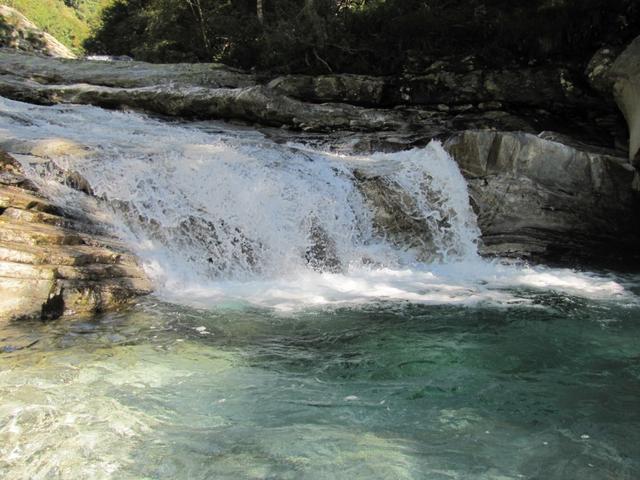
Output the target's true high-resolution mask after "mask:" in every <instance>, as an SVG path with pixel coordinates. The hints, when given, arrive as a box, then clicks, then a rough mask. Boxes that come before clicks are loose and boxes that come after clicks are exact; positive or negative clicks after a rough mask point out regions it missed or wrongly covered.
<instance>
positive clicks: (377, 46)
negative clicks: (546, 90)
mask: <svg viewBox="0 0 640 480" xmlns="http://www.w3.org/2000/svg"><path fill="white" fill-rule="evenodd" d="M256 1H257V0H116V2H115V4H114V5H112V6H111V7H110V8H108V9H106V11H105V13H104V17H103V28H102V29H100V30H99V31H97V32H96V34H95V35H94V37H93V38H92V39H90V40H89V41H88V42H87V44H86V45H87V48H88V49H90V50H94V51H102V52H104V53H110V54H117V55H124V54H126V55H132V56H133V57H135V58H138V59H142V60H148V61H156V62H177V61H221V62H225V63H228V64H230V65H233V66H238V67H243V68H256V69H258V70H271V71H277V72H307V73H322V72H332V71H339V72H352V73H372V74H387V73H395V72H400V71H407V70H412V69H415V70H420V69H421V68H423V66H424V65H428V64H430V63H431V62H432V61H433V59H434V58H441V57H443V56H449V55H468V54H473V55H475V56H477V57H479V58H480V59H481V60H482V61H484V62H485V63H489V64H491V63H496V64H498V65H505V64H507V63H509V62H525V63H526V62H531V61H534V62H546V61H563V59H566V58H569V57H571V58H573V59H576V58H578V59H583V58H586V56H587V55H589V54H591V53H592V52H593V51H594V50H595V49H596V48H597V47H598V46H599V45H600V43H601V42H603V41H607V42H609V43H616V42H625V41H628V39H629V38H631V36H633V35H637V34H638V33H640V32H639V28H638V27H639V23H640V9H639V8H638V3H639V2H638V0H530V1H528V2H514V1H512V0H467V1H451V0H262V5H263V11H264V19H263V22H260V20H259V18H258V15H257V4H256Z"/></svg>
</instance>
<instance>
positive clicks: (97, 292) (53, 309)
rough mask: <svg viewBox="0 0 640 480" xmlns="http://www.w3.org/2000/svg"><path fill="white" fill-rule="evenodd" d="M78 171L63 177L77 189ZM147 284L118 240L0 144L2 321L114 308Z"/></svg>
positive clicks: (146, 289) (141, 292) (147, 288)
mask: <svg viewBox="0 0 640 480" xmlns="http://www.w3.org/2000/svg"><path fill="white" fill-rule="evenodd" d="M77 177H78V175H77V174H76V175H75V177H74V176H73V175H72V176H70V177H69V179H68V182H67V183H68V184H69V185H70V186H73V187H75V188H80V189H82V188H81V187H82V186H83V185H82V182H80V183H78V180H79V179H78V178H77ZM150 291H151V285H150V282H149V280H148V279H147V277H146V275H145V274H144V272H143V271H142V269H141V267H140V265H139V264H138V262H137V260H136V259H135V258H134V257H133V256H132V255H131V254H130V253H129V252H128V251H127V250H126V248H124V246H123V245H122V244H120V243H119V242H118V241H117V240H116V239H115V238H113V237H111V236H109V235H107V234H105V232H102V231H101V228H100V226H99V225H96V224H95V223H92V222H91V221H90V220H89V219H87V218H84V217H83V216H81V215H78V214H77V212H74V213H72V212H69V211H67V210H66V209H65V208H64V207H62V206H60V205H58V204H56V203H55V202H53V201H52V200H50V199H48V198H46V197H44V196H43V195H42V194H41V193H40V192H39V191H38V188H37V186H36V185H34V184H33V183H32V182H30V181H29V180H27V179H26V178H25V177H24V176H23V175H22V168H21V165H20V164H19V163H18V162H17V161H16V160H15V159H14V158H13V157H11V156H10V155H8V154H6V153H5V152H2V151H0V323H2V322H6V321H10V320H13V319H23V318H38V319H43V320H48V319H55V318H58V317H61V316H64V315H85V314H93V313H96V312H100V311H105V310H112V309H115V308H118V307H120V306H122V305H125V304H126V303H128V302H129V301H130V300H131V299H133V298H136V297H137V296H139V295H144V294H147V293H149V292H150Z"/></svg>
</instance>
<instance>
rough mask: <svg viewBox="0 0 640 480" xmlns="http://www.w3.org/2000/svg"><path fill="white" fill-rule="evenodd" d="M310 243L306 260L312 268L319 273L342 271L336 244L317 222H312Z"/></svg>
mask: <svg viewBox="0 0 640 480" xmlns="http://www.w3.org/2000/svg"><path fill="white" fill-rule="evenodd" d="M309 242H310V246H309V248H308V249H307V251H306V252H305V260H306V261H307V264H308V265H309V266H310V267H311V268H313V269H314V270H316V271H319V272H333V273H338V272H340V271H341V270H342V264H341V262H340V257H339V256H338V251H337V248H336V242H335V241H334V240H333V239H332V238H331V236H330V235H329V234H328V233H327V231H326V230H325V229H324V228H322V226H321V225H319V224H318V222H317V221H315V220H314V221H312V222H311V228H310V229H309Z"/></svg>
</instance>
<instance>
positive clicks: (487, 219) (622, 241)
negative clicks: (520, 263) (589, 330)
mask: <svg viewBox="0 0 640 480" xmlns="http://www.w3.org/2000/svg"><path fill="white" fill-rule="evenodd" d="M445 148H446V149H447V150H448V151H449V152H450V153H451V155H452V156H453V157H454V158H455V159H456V161H457V162H458V163H459V165H460V168H461V169H462V172H463V174H464V175H465V177H466V178H467V180H468V183H469V190H470V196H471V201H472V205H473V206H474V208H475V210H476V212H477V214H478V221H479V226H480V229H481V231H482V234H483V242H484V248H483V252H484V253H485V254H490V255H506V256H510V255H512V256H523V255H524V256H530V257H532V258H534V259H542V258H544V259H549V258H557V259H581V258H582V259H584V258H588V257H590V256H593V255H596V256H597V257H604V256H606V254H607V250H609V253H611V252H615V250H616V249H619V248H620V247H623V248H627V249H635V250H637V247H636V246H635V245H634V243H635V242H636V240H637V238H638V232H640V222H639V221H638V219H637V202H638V192H637V191H636V190H635V189H634V185H635V184H636V182H637V180H638V179H637V175H638V174H637V173H636V172H635V169H634V168H633V167H632V166H631V165H630V164H629V163H628V162H627V161H626V159H624V158H618V157H615V156H612V155H609V154H607V153H606V152H593V151H589V150H588V149H586V148H585V147H584V146H580V145H576V146H570V145H566V144H563V143H559V142H557V141H554V139H553V137H551V138H549V136H548V135H546V134H544V133H543V134H541V135H540V136H535V135H530V134H525V133H499V132H481V131H469V132H464V133H462V134H460V135H457V136H454V137H453V138H451V139H450V140H449V141H448V142H447V143H446V145H445ZM619 251H621V250H619Z"/></svg>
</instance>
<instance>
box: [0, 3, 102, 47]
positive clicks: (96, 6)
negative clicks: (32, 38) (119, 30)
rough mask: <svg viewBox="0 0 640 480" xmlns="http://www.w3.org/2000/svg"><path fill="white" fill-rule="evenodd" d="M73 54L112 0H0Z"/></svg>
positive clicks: (98, 21)
mask: <svg viewBox="0 0 640 480" xmlns="http://www.w3.org/2000/svg"><path fill="white" fill-rule="evenodd" d="M2 3H4V4H5V5H8V6H10V7H13V8H15V9H16V10H18V11H19V12H20V13H22V14H23V15H25V16H26V17H27V18H28V19H29V20H31V21H32V22H33V23H35V24H36V25H37V26H38V27H39V28H41V29H43V30H44V31H46V32H47V33H50V34H51V35H53V36H54V37H55V38H57V39H58V40H59V41H60V42H62V43H63V44H65V45H66V46H67V47H69V48H71V49H72V50H74V51H75V52H76V53H81V52H82V46H83V43H84V41H85V40H86V39H87V38H88V37H89V36H90V35H91V31H92V29H95V28H97V27H98V26H99V24H100V20H101V17H102V12H103V10H104V9H105V8H106V7H108V6H110V5H111V4H112V3H113V0H3V1H2Z"/></svg>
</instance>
